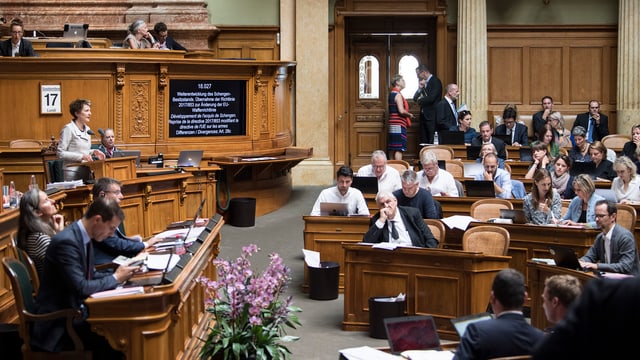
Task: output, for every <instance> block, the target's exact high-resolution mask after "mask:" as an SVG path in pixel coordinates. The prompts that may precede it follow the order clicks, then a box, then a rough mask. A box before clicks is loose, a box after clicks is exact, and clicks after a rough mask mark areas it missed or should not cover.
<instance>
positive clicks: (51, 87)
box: [40, 84, 62, 114]
mask: <svg viewBox="0 0 640 360" xmlns="http://www.w3.org/2000/svg"><path fill="white" fill-rule="evenodd" d="M61 100H62V92H61V90H60V84H40V114H61V113H62V106H61V105H60V101H61Z"/></svg>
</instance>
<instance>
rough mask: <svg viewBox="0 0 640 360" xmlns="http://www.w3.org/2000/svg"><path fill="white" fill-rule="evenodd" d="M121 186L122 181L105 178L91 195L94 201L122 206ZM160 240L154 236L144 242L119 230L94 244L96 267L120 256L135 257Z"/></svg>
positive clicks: (99, 181)
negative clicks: (102, 200) (110, 202)
mask: <svg viewBox="0 0 640 360" xmlns="http://www.w3.org/2000/svg"><path fill="white" fill-rule="evenodd" d="M121 186H122V184H121V183H120V181H118V180H116V179H112V178H108V177H103V178H100V179H98V180H96V182H95V184H93V189H92V190H91V194H92V195H93V198H94V199H98V198H106V199H113V200H115V201H116V202H117V203H118V204H120V201H121V200H122V199H123V198H124V196H123V195H122V190H121ZM160 240H162V239H160V238H156V237H155V236H154V237H152V238H150V239H149V240H147V241H144V242H143V241H142V238H141V237H140V236H138V235H136V236H131V237H127V236H125V235H124V231H123V230H122V229H120V228H118V229H116V231H115V233H114V234H113V236H109V237H107V238H106V239H104V240H103V241H101V242H97V241H94V242H93V248H94V252H93V254H94V257H95V265H102V264H109V263H111V262H112V261H113V259H114V258H116V257H117V256H118V255H123V256H126V257H134V256H136V255H138V253H140V252H141V251H143V250H145V249H147V248H149V247H151V246H153V245H154V244H155V243H157V242H158V241H160Z"/></svg>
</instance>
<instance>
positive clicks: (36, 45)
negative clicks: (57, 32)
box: [2, 33, 112, 52]
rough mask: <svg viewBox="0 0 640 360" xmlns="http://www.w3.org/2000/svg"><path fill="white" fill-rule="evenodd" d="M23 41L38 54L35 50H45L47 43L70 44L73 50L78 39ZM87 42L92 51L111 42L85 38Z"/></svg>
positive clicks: (46, 38) (106, 47)
mask: <svg viewBox="0 0 640 360" xmlns="http://www.w3.org/2000/svg"><path fill="white" fill-rule="evenodd" d="M29 34H30V33H29ZM9 38H10V37H9V36H3V37H2V39H3V40H6V39H9ZM25 39H28V40H29V41H31V44H33V49H34V50H36V52H38V51H37V50H41V49H45V48H46V47H47V44H49V43H54V44H56V43H57V44H59V43H71V44H73V48H75V47H77V45H78V41H79V40H80V39H79V38H63V37H38V38H32V37H25ZM87 41H89V43H90V44H91V47H92V48H94V49H108V48H110V47H111V45H112V43H111V40H109V39H107V38H87Z"/></svg>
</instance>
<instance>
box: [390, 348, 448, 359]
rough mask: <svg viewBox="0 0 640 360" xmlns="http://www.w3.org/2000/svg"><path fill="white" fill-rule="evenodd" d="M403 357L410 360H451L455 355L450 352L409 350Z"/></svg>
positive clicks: (404, 352) (403, 353)
mask: <svg viewBox="0 0 640 360" xmlns="http://www.w3.org/2000/svg"><path fill="white" fill-rule="evenodd" d="M401 354H402V356H403V357H404V358H406V359H409V360H451V359H453V353H452V352H451V351H448V350H407V351H403V352H402V353H401Z"/></svg>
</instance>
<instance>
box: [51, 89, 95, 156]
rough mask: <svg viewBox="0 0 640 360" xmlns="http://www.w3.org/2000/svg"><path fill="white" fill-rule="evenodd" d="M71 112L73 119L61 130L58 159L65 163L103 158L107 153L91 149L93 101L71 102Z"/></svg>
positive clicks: (79, 100)
mask: <svg viewBox="0 0 640 360" xmlns="http://www.w3.org/2000/svg"><path fill="white" fill-rule="evenodd" d="M69 112H70V113H71V116H72V117H73V119H71V121H70V122H69V123H67V125H65V126H64V127H63V128H62V130H61V131H60V142H58V159H61V160H62V161H63V164H64V165H65V166H66V165H69V164H71V163H78V162H84V161H93V158H94V157H95V158H96V159H99V160H103V159H104V158H105V155H104V154H103V153H102V152H101V151H100V150H97V149H91V135H93V131H91V129H90V128H89V121H91V101H90V100H87V99H76V100H74V101H72V102H71V104H69Z"/></svg>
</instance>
